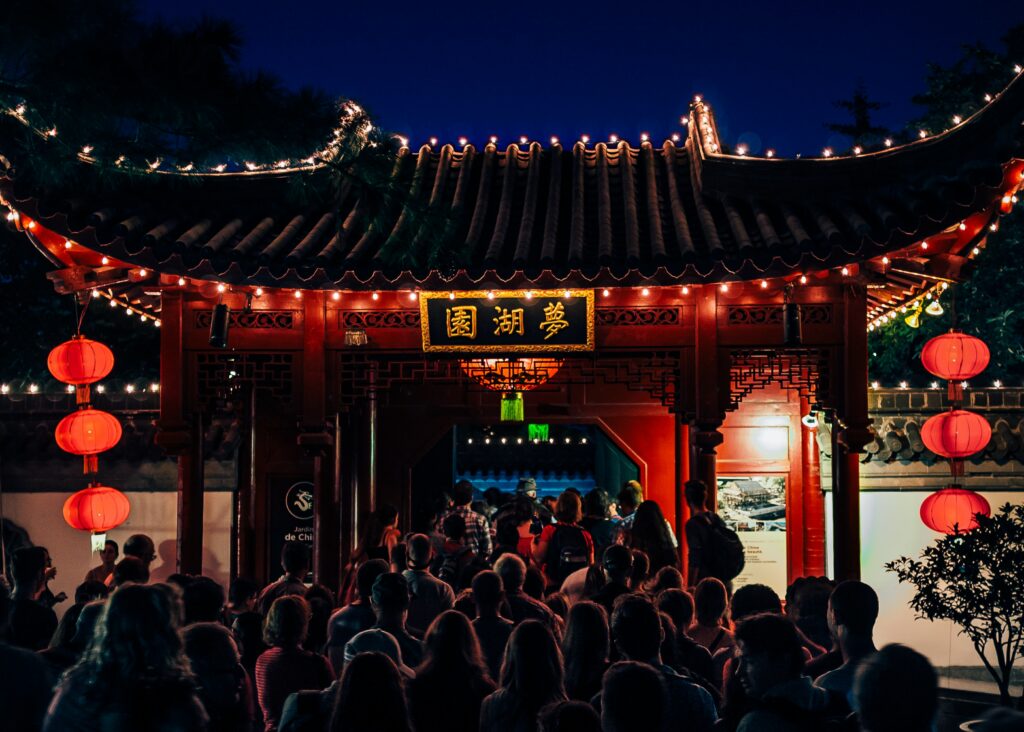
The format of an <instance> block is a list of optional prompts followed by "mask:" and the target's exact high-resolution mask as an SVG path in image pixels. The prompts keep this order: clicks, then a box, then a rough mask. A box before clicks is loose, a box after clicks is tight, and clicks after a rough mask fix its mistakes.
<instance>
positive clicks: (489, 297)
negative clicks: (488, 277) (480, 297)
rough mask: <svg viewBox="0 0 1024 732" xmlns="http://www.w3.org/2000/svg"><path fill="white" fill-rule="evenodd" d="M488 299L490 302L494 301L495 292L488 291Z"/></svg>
mask: <svg viewBox="0 0 1024 732" xmlns="http://www.w3.org/2000/svg"><path fill="white" fill-rule="evenodd" d="M487 299H488V300H493V299H494V292H492V291H490V290H488V291H487Z"/></svg>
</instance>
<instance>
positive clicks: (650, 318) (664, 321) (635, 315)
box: [594, 308, 680, 326]
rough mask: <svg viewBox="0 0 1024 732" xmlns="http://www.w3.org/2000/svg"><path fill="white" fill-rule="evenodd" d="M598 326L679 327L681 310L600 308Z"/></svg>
mask: <svg viewBox="0 0 1024 732" xmlns="http://www.w3.org/2000/svg"><path fill="white" fill-rule="evenodd" d="M594 317H595V318H596V322H597V324H598V325H614V326H630V325H679V323H680V317H679V308H598V309H597V311H596V314H595V316H594Z"/></svg>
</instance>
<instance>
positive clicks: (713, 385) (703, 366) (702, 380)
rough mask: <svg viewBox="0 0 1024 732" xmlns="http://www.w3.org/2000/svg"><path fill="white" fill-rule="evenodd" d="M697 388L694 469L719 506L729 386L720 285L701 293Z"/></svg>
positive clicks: (710, 499)
mask: <svg viewBox="0 0 1024 732" xmlns="http://www.w3.org/2000/svg"><path fill="white" fill-rule="evenodd" d="M695 334H696V345H697V369H696V371H697V374H696V375H697V379H696V382H697V388H696V396H697V399H696V412H697V417H696V419H695V420H694V426H695V430H694V433H693V444H694V446H695V448H696V458H697V464H696V465H695V466H693V467H692V468H691V470H692V472H693V474H694V475H695V477H696V478H698V479H700V480H702V481H704V483H705V485H707V488H708V504H707V505H708V508H710V509H711V510H716V509H717V507H718V462H717V459H718V458H717V454H716V452H715V448H717V447H718V446H719V445H721V444H722V433H721V431H720V430H719V428H720V427H721V426H722V422H723V421H724V418H725V415H724V414H723V412H722V409H721V406H720V405H721V403H722V399H721V395H720V394H719V390H720V389H723V388H724V389H728V387H729V385H728V384H727V383H726V384H722V383H720V378H719V377H720V374H721V367H720V364H719V353H718V288H717V287H715V286H713V285H705V286H704V287H701V288H700V291H699V292H698V293H697V323H696V328H695Z"/></svg>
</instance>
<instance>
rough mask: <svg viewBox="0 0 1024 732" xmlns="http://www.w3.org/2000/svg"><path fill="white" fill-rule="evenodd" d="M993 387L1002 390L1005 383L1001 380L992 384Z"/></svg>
mask: <svg viewBox="0 0 1024 732" xmlns="http://www.w3.org/2000/svg"><path fill="white" fill-rule="evenodd" d="M992 386H994V387H995V388H997V389H1002V388H1003V382H1001V381H1000V380H999V379H996V380H995V381H993V382H992Z"/></svg>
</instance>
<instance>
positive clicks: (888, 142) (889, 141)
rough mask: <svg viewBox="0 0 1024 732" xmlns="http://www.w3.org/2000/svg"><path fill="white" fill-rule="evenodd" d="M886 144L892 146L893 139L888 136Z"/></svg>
mask: <svg viewBox="0 0 1024 732" xmlns="http://www.w3.org/2000/svg"><path fill="white" fill-rule="evenodd" d="M885 146H886V147H892V140H891V139H890V138H888V137H887V138H885Z"/></svg>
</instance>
